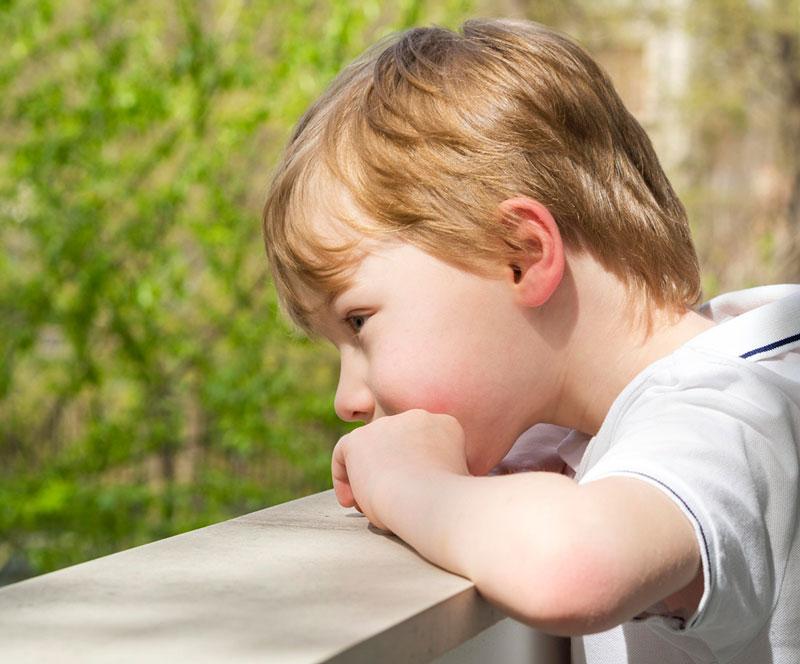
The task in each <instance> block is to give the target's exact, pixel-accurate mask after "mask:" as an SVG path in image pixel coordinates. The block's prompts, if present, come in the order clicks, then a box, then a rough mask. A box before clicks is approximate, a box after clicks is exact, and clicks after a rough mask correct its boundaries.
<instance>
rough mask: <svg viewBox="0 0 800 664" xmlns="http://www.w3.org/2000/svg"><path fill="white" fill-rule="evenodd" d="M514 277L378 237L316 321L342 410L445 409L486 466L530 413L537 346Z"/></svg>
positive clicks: (362, 416) (361, 415)
mask: <svg viewBox="0 0 800 664" xmlns="http://www.w3.org/2000/svg"><path fill="white" fill-rule="evenodd" d="M505 269H506V270H510V268H507V267H506V268H505ZM511 283H513V280H512V279H510V278H509V277H508V276H506V272H505V270H504V267H503V266H498V270H497V276H495V277H486V276H480V275H476V274H473V273H470V272H466V271H463V270H460V269H458V268H456V267H453V266H451V265H449V264H447V263H444V262H442V261H440V260H438V259H436V258H434V257H432V256H430V255H429V254H427V253H425V252H423V251H421V250H419V249H417V248H416V247H413V246H411V245H408V244H389V243H376V245H375V248H374V250H373V251H370V253H369V254H368V255H367V256H366V257H365V258H364V259H363V260H362V261H361V263H360V264H359V265H358V267H357V268H356V271H355V273H354V276H353V281H352V286H351V287H350V288H349V289H348V290H346V291H345V292H344V293H342V294H341V295H340V296H339V297H338V298H337V299H336V300H334V302H333V303H332V305H331V306H330V307H327V308H324V309H323V310H322V311H321V313H320V315H319V316H318V317H317V319H316V323H317V327H318V329H319V331H320V332H321V333H322V334H324V335H325V336H326V337H328V338H329V339H330V340H331V341H332V342H333V343H334V344H335V345H336V346H337V348H338V349H339V353H340V357H341V370H340V377H339V386H338V388H337V391H336V399H335V409H336V413H337V414H338V415H339V417H340V418H342V419H343V420H347V421H364V422H370V421H372V420H373V419H375V418H377V417H381V416H383V415H392V414H396V413H400V412H402V411H405V410H409V409H411V408H422V409H425V410H428V411H430V412H435V413H448V414H450V415H453V416H454V417H456V419H458V420H459V422H460V423H461V425H462V426H463V427H464V431H465V433H466V445H467V459H468V462H469V467H470V471H471V472H472V473H474V474H483V473H485V472H487V471H488V470H489V469H491V468H492V467H493V466H494V465H495V464H496V463H497V462H498V461H499V460H500V459H501V458H502V457H503V456H504V455H505V453H506V452H507V450H508V449H509V448H510V447H511V445H512V444H513V442H514V440H515V439H516V438H517V436H518V435H519V434H521V433H522V432H523V431H524V430H525V429H527V428H528V427H529V426H531V425H532V424H533V423H535V422H536V421H537V420H536V415H537V413H536V407H537V406H536V400H537V394H536V392H537V390H536V389H535V385H536V378H535V374H536V373H537V372H536V371H534V370H533V366H534V362H535V358H534V353H535V350H534V347H535V344H533V345H529V344H527V343H526V340H529V339H530V335H531V329H530V328H531V326H530V323H529V321H528V320H527V319H526V317H525V308H524V307H522V306H520V305H519V304H517V302H516V301H515V299H514V292H513V288H512V286H511Z"/></svg>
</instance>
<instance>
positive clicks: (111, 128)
mask: <svg viewBox="0 0 800 664" xmlns="http://www.w3.org/2000/svg"><path fill="white" fill-rule="evenodd" d="M468 8H469V7H468V6H466V5H465V3H463V2H459V3H451V4H450V5H446V6H443V7H439V8H438V9H435V10H434V9H431V8H429V7H428V6H427V5H426V4H425V3H423V2H422V1H421V0H406V1H405V2H402V3H400V4H399V6H397V7H396V8H395V9H393V10H392V11H391V12H387V10H386V8H385V6H384V4H383V3H380V2H377V1H374V0H367V1H366V2H354V1H351V0H333V1H331V2H324V3H323V2H317V1H316V0H302V1H298V2H294V3H275V2H271V0H261V1H259V2H250V3H244V2H241V1H237V0H227V1H219V2H190V1H189V0H183V1H182V2H179V3H158V2H154V1H152V0H140V1H137V2H124V1H122V0H95V1H93V2H88V1H85V0H84V1H77V2H69V3H53V2H44V1H41V0H39V1H36V0H28V1H19V2H5V3H3V4H2V7H0V41H2V43H3V44H4V51H5V56H4V57H3V58H2V59H1V60H0V241H2V251H0V568H2V567H3V563H4V562H5V560H6V559H8V558H9V557H12V558H14V559H15V560H19V559H20V558H22V559H23V560H24V562H25V567H27V571H26V573H39V572H43V571H47V570H51V569H54V568H57V567H60V566H63V565H66V564H69V563H75V562H79V561H81V560H85V559H87V558H90V557H94V556H98V555H101V554H104V553H108V552H111V551H114V550H117V549H120V548H124V547H128V546H133V545H136V544H139V543H142V542H146V541H149V540H152V539H154V538H158V537H164V536H168V535H171V534H174V533H177V532H181V531H183V530H186V529H189V528H195V527H198V526H202V525H204V524H207V523H210V522H213V521H217V520H220V519H224V518H227V517H230V516H232V515H235V514H239V513H242V512H245V511H249V510H253V509H257V508H261V507H264V506H266V505H269V504H271V503H275V502H279V501H283V500H288V499H290V498H292V497H296V496H298V495H301V494H304V493H309V492H313V491H318V490H322V489H325V488H327V487H329V486H330V479H329V465H328V464H329V454H330V449H331V447H332V445H333V443H335V441H336V439H337V438H338V437H339V436H340V435H341V434H342V433H343V432H344V431H345V427H343V426H342V425H341V424H340V423H338V422H337V421H336V419H335V417H334V414H333V409H332V395H333V390H334V387H335V379H336V365H335V357H334V355H333V353H332V352H330V350H328V349H324V348H319V347H316V346H314V345H312V344H310V343H309V342H307V341H305V340H303V339H301V338H299V337H297V336H296V335H295V334H294V333H293V332H292V331H291V330H289V329H288V327H287V326H286V325H285V324H284V322H283V321H282V319H281V318H280V317H279V316H278V314H277V309H276V300H275V296H274V293H273V291H272V290H271V287H270V284H269V283H268V279H267V270H266V266H265V261H264V259H263V249H262V246H261V240H260V229H259V222H258V219H259V211H260V210H259V208H260V205H261V203H262V197H263V192H264V186H265V182H266V180H267V177H268V174H269V169H270V168H271V164H272V163H273V161H274V159H275V158H276V156H277V154H278V152H279V149H280V147H281V145H282V143H283V141H284V140H285V139H286V136H287V135H288V132H289V128H290V126H291V124H292V123H293V122H294V121H295V120H296V119H297V117H298V116H299V114H300V113H301V112H302V111H303V110H304V108H305V107H306V106H307V105H308V104H309V102H310V101H311V100H312V99H313V98H314V97H315V96H316V95H317V94H319V92H320V91H321V90H322V88H323V87H324V85H325V84H326V83H327V82H328V81H329V80H330V79H331V78H332V77H333V76H334V74H335V73H336V72H337V71H338V70H339V69H340V68H341V67H342V65H343V64H344V63H345V62H347V61H348V60H350V59H351V58H352V57H354V56H355V55H356V54H357V53H359V52H360V51H361V50H363V48H364V47H365V46H366V45H367V44H368V43H371V42H372V41H374V40H375V39H376V38H378V37H379V36H381V35H382V34H384V33H386V32H387V31H389V30H392V29H397V28H400V27H405V26H406V25H408V24H412V23H416V22H420V21H421V22H439V23H445V24H448V23H451V24H452V23H455V22H457V21H458V20H459V19H461V18H463V15H464V13H465V12H466V11H467V10H468ZM6 580H8V579H6ZM2 581H3V579H0V583H2Z"/></svg>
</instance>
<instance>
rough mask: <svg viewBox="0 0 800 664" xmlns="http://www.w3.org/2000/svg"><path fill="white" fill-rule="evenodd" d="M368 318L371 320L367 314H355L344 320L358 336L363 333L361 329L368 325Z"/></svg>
mask: <svg viewBox="0 0 800 664" xmlns="http://www.w3.org/2000/svg"><path fill="white" fill-rule="evenodd" d="M367 318H369V316H367V315H366V314H353V315H351V316H347V318H345V319H344V320H345V322H346V323H347V324H348V325H349V326H350V329H351V330H353V332H355V333H356V334H358V333H359V332H360V331H361V328H363V327H364V325H366V323H367Z"/></svg>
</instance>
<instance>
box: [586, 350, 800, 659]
mask: <svg viewBox="0 0 800 664" xmlns="http://www.w3.org/2000/svg"><path fill="white" fill-rule="evenodd" d="M741 372H742V367H736V366H733V367H723V368H722V370H721V371H720V372H718V373H717V379H718V380H717V381H716V384H715V385H714V386H713V387H711V386H692V385H684V384H678V385H672V386H667V387H663V386H659V387H657V388H653V389H652V390H650V393H648V394H644V395H641V396H640V398H638V399H637V401H636V404H634V405H633V406H632V407H631V408H630V410H629V411H628V412H627V413H626V414H625V417H624V418H622V419H621V420H620V424H619V425H618V426H617V430H616V431H615V432H614V441H615V442H614V443H613V445H612V446H611V448H610V449H609V450H608V451H607V452H606V453H605V454H604V455H603V456H602V457H601V458H600V459H599V461H597V463H596V464H595V465H594V466H592V467H591V468H590V469H589V471H588V472H587V473H586V474H585V475H584V476H583V477H582V478H581V483H586V482H590V481H594V480H598V479H600V478H602V477H608V476H614V475H625V476H629V477H636V478H638V479H641V480H642V481H645V482H648V483H649V484H651V485H653V486H655V487H657V488H658V489H660V490H661V491H663V492H664V494H665V495H666V496H667V497H669V498H670V499H671V500H672V501H674V502H675V503H676V504H677V505H678V507H679V508H680V509H681V510H682V511H683V513H684V514H685V515H686V517H687V518H688V519H689V521H690V522H691V523H692V526H693V527H694V531H695V534H696V537H697V541H698V545H699V549H700V552H701V558H702V566H703V576H704V592H703V596H702V599H701V600H700V604H699V607H698V609H697V611H696V612H695V614H694V615H692V616H663V618H661V619H660V620H659V619H653V618H650V619H649V620H648V622H649V623H654V624H653V626H654V628H655V629H656V631H660V632H663V633H665V635H666V636H667V637H668V636H669V633H674V632H676V631H680V632H681V633H683V634H684V635H687V636H688V635H692V636H696V637H698V638H700V639H702V640H703V641H704V642H705V643H706V644H707V645H708V646H709V647H710V648H711V650H712V651H713V652H714V653H715V655H716V656H717V657H718V658H720V659H721V660H723V661H727V658H728V657H730V656H732V655H733V654H735V653H736V652H738V651H740V650H741V648H743V647H744V646H746V645H747V643H749V642H750V641H751V640H752V639H754V638H755V637H756V636H757V635H758V633H759V632H760V631H761V629H762V628H763V627H764V625H765V624H766V622H767V621H768V620H769V617H770V615H771V613H772V612H773V610H774V607H775V605H776V602H777V599H778V595H779V592H780V588H781V584H782V582H783V574H784V569H785V566H786V563H787V560H788V557H789V553H790V550H791V546H792V541H793V537H794V531H795V528H796V527H797V525H796V524H797V517H798V449H797V442H796V440H797V436H798V435H799V434H798V430H797V423H798V422H800V417H799V416H798V413H797V409H798V404H797V403H794V402H793V401H792V400H790V399H788V398H787V396H786V394H785V393H783V392H782V391H781V389H779V388H777V387H776V386H774V385H772V384H770V383H769V382H766V383H762V384H760V386H759V387H758V390H754V389H753V388H752V381H749V382H748V380H743V375H742V373H741ZM750 378H752V376H750ZM792 409H794V410H792ZM790 411H791V412H790ZM658 608H659V607H658V606H656V607H652V608H651V610H649V611H648V612H646V614H645V616H643V617H646V616H647V615H648V614H657V613H658Z"/></svg>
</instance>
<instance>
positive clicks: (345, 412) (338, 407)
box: [333, 360, 375, 422]
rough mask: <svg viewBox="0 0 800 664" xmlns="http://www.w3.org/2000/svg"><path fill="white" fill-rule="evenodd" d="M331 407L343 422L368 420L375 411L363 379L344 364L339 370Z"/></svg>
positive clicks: (370, 394) (372, 400)
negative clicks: (337, 383)
mask: <svg viewBox="0 0 800 664" xmlns="http://www.w3.org/2000/svg"><path fill="white" fill-rule="evenodd" d="M333 409H334V410H335V411H336V414H337V415H338V416H339V419H341V420H344V421H345V422H369V421H371V420H372V416H373V414H374V411H375V400H374V399H373V397H372V393H371V392H370V390H369V388H368V387H367V386H366V384H365V383H364V381H363V380H361V379H359V378H358V375H357V374H356V373H355V372H354V371H352V370H351V369H350V368H349V367H347V366H346V365H345V362H344V360H343V361H342V366H341V369H340V371H339V385H338V386H337V388H336V397H335V398H334V400H333Z"/></svg>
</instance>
